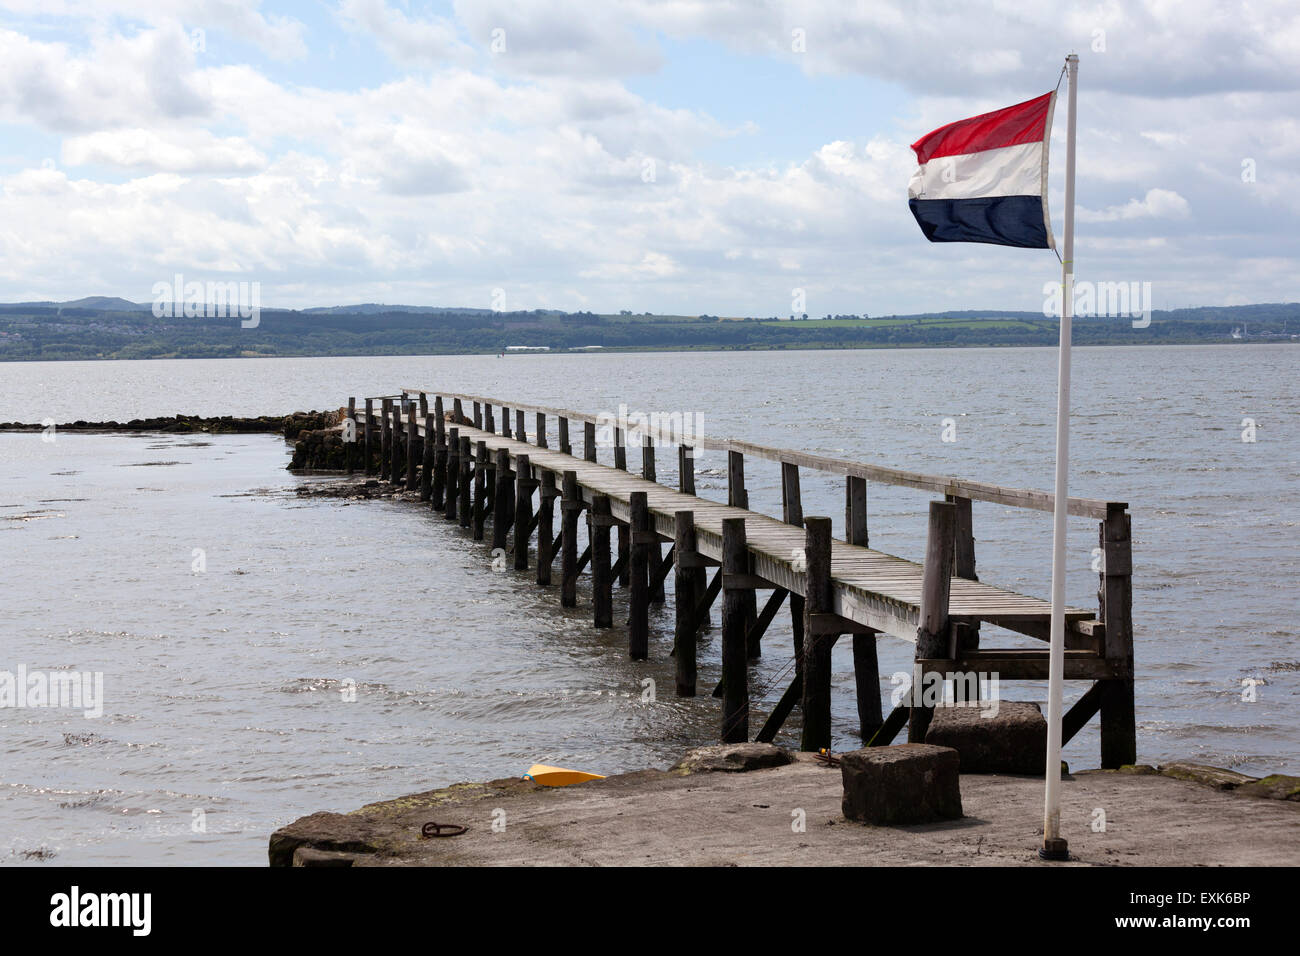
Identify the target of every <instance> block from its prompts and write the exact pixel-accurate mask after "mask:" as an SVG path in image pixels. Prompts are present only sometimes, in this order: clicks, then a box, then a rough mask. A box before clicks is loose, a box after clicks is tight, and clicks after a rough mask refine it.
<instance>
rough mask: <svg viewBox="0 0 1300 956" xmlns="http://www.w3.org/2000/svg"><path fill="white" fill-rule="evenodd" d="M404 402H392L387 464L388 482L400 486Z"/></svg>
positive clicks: (401, 479) (401, 478)
mask: <svg viewBox="0 0 1300 956" xmlns="http://www.w3.org/2000/svg"><path fill="white" fill-rule="evenodd" d="M404 404H405V402H393V404H392V406H391V407H392V418H393V425H392V438H391V440H390V442H389V446H388V447H389V450H390V451H391V452H392V460H391V461H390V462H389V463H388V480H389V481H391V482H392V483H393V484H395V485H396V484H401V483H402V481H403V477H402V406H403V405H404Z"/></svg>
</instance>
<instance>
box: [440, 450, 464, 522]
mask: <svg viewBox="0 0 1300 956" xmlns="http://www.w3.org/2000/svg"><path fill="white" fill-rule="evenodd" d="M459 503H460V429H459V428H455V427H453V428H449V429H447V488H446V500H445V501H444V502H443V509H442V513H443V516H444V517H446V518H447V520H448V521H455V520H456V506H457V505H458V504H459Z"/></svg>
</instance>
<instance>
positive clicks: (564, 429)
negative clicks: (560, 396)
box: [560, 418, 573, 455]
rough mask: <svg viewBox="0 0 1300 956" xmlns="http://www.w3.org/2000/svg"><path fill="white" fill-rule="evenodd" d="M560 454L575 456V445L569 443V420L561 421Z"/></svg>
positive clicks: (562, 419)
mask: <svg viewBox="0 0 1300 956" xmlns="http://www.w3.org/2000/svg"><path fill="white" fill-rule="evenodd" d="M560 452H561V454H565V455H572V454H573V444H572V443H571V442H570V441H569V420H568V419H567V418H561V419H560Z"/></svg>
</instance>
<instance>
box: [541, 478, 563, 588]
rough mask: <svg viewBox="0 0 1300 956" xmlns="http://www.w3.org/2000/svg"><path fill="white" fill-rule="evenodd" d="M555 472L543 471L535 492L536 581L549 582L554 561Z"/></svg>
mask: <svg viewBox="0 0 1300 956" xmlns="http://www.w3.org/2000/svg"><path fill="white" fill-rule="evenodd" d="M558 495H559V492H558V491H556V490H555V472H553V471H543V472H542V481H541V488H540V490H539V491H538V493H537V583H538V584H539V585H542V586H546V585H549V584H550V583H551V565H552V564H553V563H554V561H555V547H554V545H555V539H554V538H553V537H552V535H554V533H555V499H556V497H557V496H558Z"/></svg>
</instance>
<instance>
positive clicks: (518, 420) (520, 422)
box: [515, 408, 528, 442]
mask: <svg viewBox="0 0 1300 956" xmlns="http://www.w3.org/2000/svg"><path fill="white" fill-rule="evenodd" d="M515 441H522V442H526V441H528V431H527V430H526V429H525V428H524V413H523V412H522V411H520V410H519V409H517V408H516V409H515Z"/></svg>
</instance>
